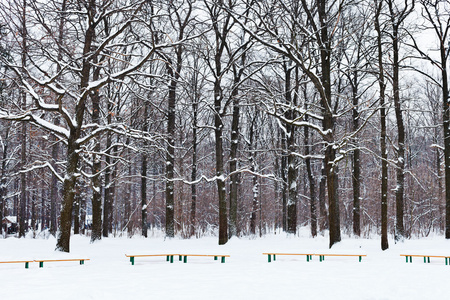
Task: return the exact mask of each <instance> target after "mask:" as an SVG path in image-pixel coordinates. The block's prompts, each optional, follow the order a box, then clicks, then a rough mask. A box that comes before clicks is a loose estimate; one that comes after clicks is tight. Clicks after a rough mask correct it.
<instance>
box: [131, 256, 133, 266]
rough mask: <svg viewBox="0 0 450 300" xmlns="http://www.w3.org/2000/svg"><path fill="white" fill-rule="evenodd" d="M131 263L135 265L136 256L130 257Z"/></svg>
mask: <svg viewBox="0 0 450 300" xmlns="http://www.w3.org/2000/svg"><path fill="white" fill-rule="evenodd" d="M130 263H131V265H132V266H134V256H131V257H130Z"/></svg>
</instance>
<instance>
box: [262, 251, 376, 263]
mask: <svg viewBox="0 0 450 300" xmlns="http://www.w3.org/2000/svg"><path fill="white" fill-rule="evenodd" d="M263 255H268V258H267V261H268V262H271V261H272V260H271V256H273V260H274V261H275V260H276V256H277V255H303V256H306V261H308V262H309V261H310V260H312V257H313V255H314V256H319V261H320V262H322V261H324V260H325V256H357V257H359V262H361V260H362V258H363V257H365V256H367V255H365V254H317V253H313V254H309V253H273V252H270V253H263Z"/></svg>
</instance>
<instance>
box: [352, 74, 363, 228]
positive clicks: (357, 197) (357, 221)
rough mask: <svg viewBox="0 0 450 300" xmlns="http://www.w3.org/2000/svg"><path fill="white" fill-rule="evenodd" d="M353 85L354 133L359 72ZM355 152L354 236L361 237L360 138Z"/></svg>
mask: <svg viewBox="0 0 450 300" xmlns="http://www.w3.org/2000/svg"><path fill="white" fill-rule="evenodd" d="M353 76H354V77H353V83H352V98H353V109H352V119H353V132H356V131H357V130H358V128H359V113H358V105H359V99H358V71H354V72H353ZM353 144H354V146H353V147H355V150H353V172H352V173H353V174H352V183H353V234H354V235H356V236H361V162H360V156H361V155H360V154H361V150H360V149H359V141H358V137H355V138H354V139H353Z"/></svg>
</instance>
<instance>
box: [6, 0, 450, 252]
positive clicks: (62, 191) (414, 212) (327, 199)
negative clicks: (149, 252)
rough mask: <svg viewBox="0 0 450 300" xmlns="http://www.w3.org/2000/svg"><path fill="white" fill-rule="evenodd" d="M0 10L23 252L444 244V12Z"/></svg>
mask: <svg viewBox="0 0 450 300" xmlns="http://www.w3.org/2000/svg"><path fill="white" fill-rule="evenodd" d="M0 5H1V7H0V34H1V35H0V168H1V170H0V219H2V220H3V219H4V217H6V216H12V217H17V223H18V232H17V236H19V237H23V236H25V235H26V234H29V233H30V232H31V233H32V234H33V235H34V236H37V235H39V234H40V232H41V231H44V230H45V231H46V232H47V230H48V232H49V233H50V234H52V235H55V236H56V237H57V245H56V247H57V249H58V250H60V251H65V252H69V250H70V236H71V234H81V235H90V239H91V241H92V242H95V241H96V240H100V239H102V237H108V236H122V235H126V236H132V235H136V234H138V235H142V236H145V237H146V236H147V234H148V232H149V230H152V229H158V230H163V231H164V232H165V236H166V237H174V236H180V237H182V238H189V237H193V236H196V237H200V236H204V235H215V236H217V237H218V241H219V244H226V243H227V241H228V240H229V239H230V238H231V237H233V236H248V235H257V236H262V235H265V234H266V233H270V232H274V231H277V230H283V231H285V232H287V233H291V234H296V233H297V231H298V230H299V228H301V227H306V228H308V230H310V235H311V237H316V236H317V235H322V234H324V232H325V231H328V232H329V246H330V247H331V246H333V245H334V244H335V243H337V242H339V241H340V240H341V235H352V236H362V237H365V236H369V235H373V234H376V235H379V236H381V248H382V249H383V250H384V249H387V248H388V247H389V244H388V235H389V236H394V237H395V239H396V240H403V239H405V238H410V237H423V236H428V235H429V234H430V233H437V234H444V235H445V237H446V238H450V123H449V120H450V114H449V110H448V107H449V103H448V99H449V93H448V89H449V88H448V75H447V59H448V54H449V52H448V51H449V47H448V44H449V42H450V41H449V38H448V30H449V27H450V14H449V12H450V2H449V1H448V0H444V1H438V0H401V1H399V0H358V1H353V0H342V1H327V0H319V1H311V0H300V1H298V0H262V1H253V0H229V1H223V0H222V1H216V0H174V1H159V0H155V1H152V0H115V1H113V0H101V1H100V0H74V1H69V0H36V1H26V0H2V1H1V4H0ZM1 236H2V237H5V236H7V225H6V224H5V226H2V227H1Z"/></svg>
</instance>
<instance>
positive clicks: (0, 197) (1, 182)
mask: <svg viewBox="0 0 450 300" xmlns="http://www.w3.org/2000/svg"><path fill="white" fill-rule="evenodd" d="M9 130H10V126H8V127H7V128H6V130H5V136H4V142H3V149H2V150H3V153H2V167H1V178H0V236H3V224H2V222H3V218H4V213H5V195H6V158H7V157H8V151H9Z"/></svg>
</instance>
